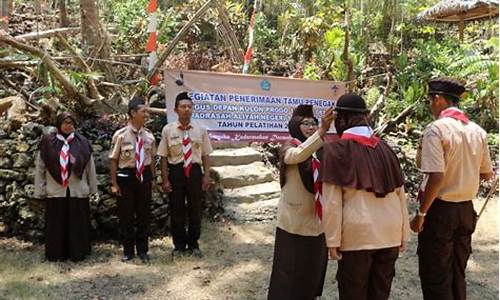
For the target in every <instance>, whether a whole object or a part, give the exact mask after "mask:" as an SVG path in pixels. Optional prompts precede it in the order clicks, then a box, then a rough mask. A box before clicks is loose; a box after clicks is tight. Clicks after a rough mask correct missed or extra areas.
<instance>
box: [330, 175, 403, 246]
mask: <svg viewBox="0 0 500 300" xmlns="http://www.w3.org/2000/svg"><path fill="white" fill-rule="evenodd" d="M339 171H340V172H342V170H339ZM323 228H324V229H325V238H326V244H327V246H328V247H340V250H343V251H355V250H374V249H382V248H389V247H397V246H401V244H402V243H403V242H406V241H408V239H409V238H410V222H409V215H408V208H407V203H406V196H405V192H404V188H403V187H402V186H401V187H399V188H396V189H395V190H394V191H393V192H391V193H389V194H387V195H385V197H384V198H377V197H376V196H375V194H374V193H372V192H368V191H365V190H357V189H354V188H348V187H341V186H338V185H335V184H331V183H327V182H324V183H323Z"/></svg>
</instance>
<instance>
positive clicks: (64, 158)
mask: <svg viewBox="0 0 500 300" xmlns="http://www.w3.org/2000/svg"><path fill="white" fill-rule="evenodd" d="M56 137H57V139H58V140H60V141H61V142H63V143H64V145H63V146H62V148H61V151H60V152H59V168H60V170H61V184H62V186H63V188H66V187H67V186H68V178H69V170H68V165H69V156H70V152H69V148H70V147H69V143H71V141H72V140H73V138H74V137H75V133H74V132H73V133H71V134H70V135H69V136H68V138H64V137H63V136H62V135H61V134H56Z"/></svg>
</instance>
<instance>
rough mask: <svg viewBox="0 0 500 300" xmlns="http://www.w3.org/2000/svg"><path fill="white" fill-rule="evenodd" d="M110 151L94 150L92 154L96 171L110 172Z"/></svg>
mask: <svg viewBox="0 0 500 300" xmlns="http://www.w3.org/2000/svg"><path fill="white" fill-rule="evenodd" d="M108 154H109V151H101V152H93V153H92V156H93V157H94V164H95V169H96V172H97V173H99V174H101V173H108V174H109V158H108Z"/></svg>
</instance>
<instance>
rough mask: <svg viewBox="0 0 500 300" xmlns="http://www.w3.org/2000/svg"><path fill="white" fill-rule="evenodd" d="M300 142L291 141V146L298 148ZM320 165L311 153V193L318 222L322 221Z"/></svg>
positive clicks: (296, 140)
mask: <svg viewBox="0 0 500 300" xmlns="http://www.w3.org/2000/svg"><path fill="white" fill-rule="evenodd" d="M301 143H302V142H301V141H299V140H298V139H293V140H292V144H294V145H295V146H299V145H300V144H301ZM320 166H321V163H320V161H319V159H318V157H317V156H316V153H313V155H312V159H311V168H312V171H313V192H314V211H315V212H316V216H317V217H318V219H319V221H320V222H321V220H322V219H323V182H322V181H321V180H320V179H319V169H320Z"/></svg>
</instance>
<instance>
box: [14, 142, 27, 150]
mask: <svg viewBox="0 0 500 300" xmlns="http://www.w3.org/2000/svg"><path fill="white" fill-rule="evenodd" d="M15 149H16V150H17V151H19V152H26V151H28V150H29V149H30V145H29V144H28V143H25V142H20V143H18V144H17V145H16V147H15Z"/></svg>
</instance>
